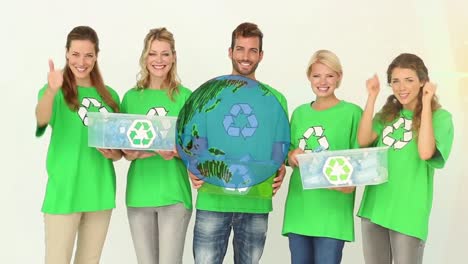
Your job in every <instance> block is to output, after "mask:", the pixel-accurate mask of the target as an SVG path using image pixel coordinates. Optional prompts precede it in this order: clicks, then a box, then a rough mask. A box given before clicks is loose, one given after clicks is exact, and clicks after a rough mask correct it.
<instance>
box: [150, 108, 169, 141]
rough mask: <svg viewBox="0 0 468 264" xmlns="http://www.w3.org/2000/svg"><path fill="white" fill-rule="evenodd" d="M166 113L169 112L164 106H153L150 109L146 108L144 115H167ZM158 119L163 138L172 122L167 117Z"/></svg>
mask: <svg viewBox="0 0 468 264" xmlns="http://www.w3.org/2000/svg"><path fill="white" fill-rule="evenodd" d="M167 113H169V111H167V110H166V108H164V107H153V108H151V109H150V110H148V113H146V116H167ZM160 121H161V126H162V128H163V129H162V130H159V132H161V135H162V137H163V138H165V137H166V135H167V133H168V132H169V129H170V128H171V126H172V124H171V121H170V120H168V119H162V120H160Z"/></svg>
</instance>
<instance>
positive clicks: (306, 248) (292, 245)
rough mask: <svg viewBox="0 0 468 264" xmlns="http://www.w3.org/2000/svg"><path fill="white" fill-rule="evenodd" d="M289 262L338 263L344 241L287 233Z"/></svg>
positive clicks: (301, 263) (296, 263)
mask: <svg viewBox="0 0 468 264" xmlns="http://www.w3.org/2000/svg"><path fill="white" fill-rule="evenodd" d="M288 238H289V250H290V251H291V264H339V263H340V262H341V257H342V256H343V247H344V243H345V242H344V241H343V240H339V239H334V238H328V237H312V236H303V235H298V234H292V233H289V234H288Z"/></svg>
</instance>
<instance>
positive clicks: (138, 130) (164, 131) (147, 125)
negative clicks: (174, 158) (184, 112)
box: [88, 112, 177, 150]
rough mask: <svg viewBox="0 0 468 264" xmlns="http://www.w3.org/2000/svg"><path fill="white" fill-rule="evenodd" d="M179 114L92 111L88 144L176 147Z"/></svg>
mask: <svg viewBox="0 0 468 264" xmlns="http://www.w3.org/2000/svg"><path fill="white" fill-rule="evenodd" d="M176 122H177V117H172V116H145V115H132V114H119V113H99V112H90V113H88V146H90V147H97V148H107V149H135V150H174V149H175V128H176Z"/></svg>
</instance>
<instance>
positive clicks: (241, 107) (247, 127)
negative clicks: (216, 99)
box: [223, 104, 258, 138]
mask: <svg viewBox="0 0 468 264" xmlns="http://www.w3.org/2000/svg"><path fill="white" fill-rule="evenodd" d="M223 126H224V130H225V131H226V132H227V133H228V135H230V136H232V137H239V136H242V137H243V138H247V137H251V136H253V134H254V133H255V130H256V129H257V127H258V121H257V117H256V116H255V114H254V113H253V110H252V108H251V107H250V106H249V105H248V104H234V105H233V106H232V107H231V110H230V111H229V115H225V116H224V120H223Z"/></svg>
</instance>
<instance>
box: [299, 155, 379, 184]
mask: <svg viewBox="0 0 468 264" xmlns="http://www.w3.org/2000/svg"><path fill="white" fill-rule="evenodd" d="M387 151H388V147H377V148H361V149H348V150H337V151H322V152H315V153H305V154H299V155H297V156H296V157H297V160H298V163H299V170H300V172H301V179H302V187H303V189H317V188H330V187H343V186H359V185H376V184H381V183H384V182H386V181H387V180H388V171H387Z"/></svg>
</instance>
